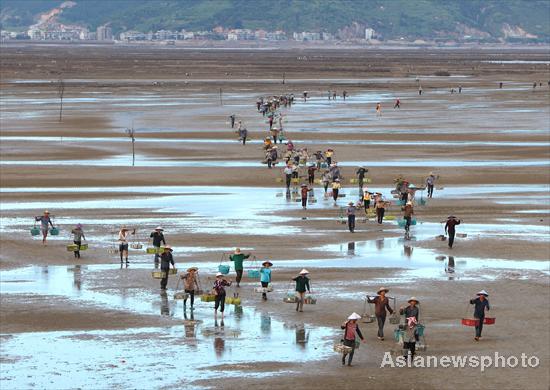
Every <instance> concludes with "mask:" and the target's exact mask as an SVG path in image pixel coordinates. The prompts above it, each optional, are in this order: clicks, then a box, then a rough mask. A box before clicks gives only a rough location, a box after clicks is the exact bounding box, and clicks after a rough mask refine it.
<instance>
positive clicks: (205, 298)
mask: <svg viewBox="0 0 550 390" xmlns="http://www.w3.org/2000/svg"><path fill="white" fill-rule="evenodd" d="M215 300H216V296H215V295H214V294H202V295H201V301H203V302H214V301H215Z"/></svg>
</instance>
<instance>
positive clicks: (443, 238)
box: [435, 234, 447, 241]
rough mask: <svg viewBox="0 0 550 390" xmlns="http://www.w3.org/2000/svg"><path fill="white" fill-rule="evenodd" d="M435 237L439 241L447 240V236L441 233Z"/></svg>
mask: <svg viewBox="0 0 550 390" xmlns="http://www.w3.org/2000/svg"><path fill="white" fill-rule="evenodd" d="M435 239H436V240H438V241H447V237H445V236H444V235H443V234H440V235H439V236H435Z"/></svg>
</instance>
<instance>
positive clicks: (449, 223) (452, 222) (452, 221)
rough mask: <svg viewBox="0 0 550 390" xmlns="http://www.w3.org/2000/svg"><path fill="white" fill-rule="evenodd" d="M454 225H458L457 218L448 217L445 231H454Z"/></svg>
mask: <svg viewBox="0 0 550 390" xmlns="http://www.w3.org/2000/svg"><path fill="white" fill-rule="evenodd" d="M456 225H460V220H459V219H449V220H448V221H447V223H446V224H445V233H447V232H449V233H454V231H455V226H456Z"/></svg>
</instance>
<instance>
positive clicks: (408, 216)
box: [403, 202, 414, 234]
mask: <svg viewBox="0 0 550 390" xmlns="http://www.w3.org/2000/svg"><path fill="white" fill-rule="evenodd" d="M413 214H414V208H413V204H412V202H407V204H406V205H405V208H404V209H403V219H404V220H405V221H406V222H405V234H408V233H409V231H410V229H411V222H412V216H413Z"/></svg>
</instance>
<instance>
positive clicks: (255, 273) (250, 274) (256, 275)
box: [248, 269, 260, 279]
mask: <svg viewBox="0 0 550 390" xmlns="http://www.w3.org/2000/svg"><path fill="white" fill-rule="evenodd" d="M248 277H249V278H250V279H260V271H258V270H256V269H250V270H248Z"/></svg>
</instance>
